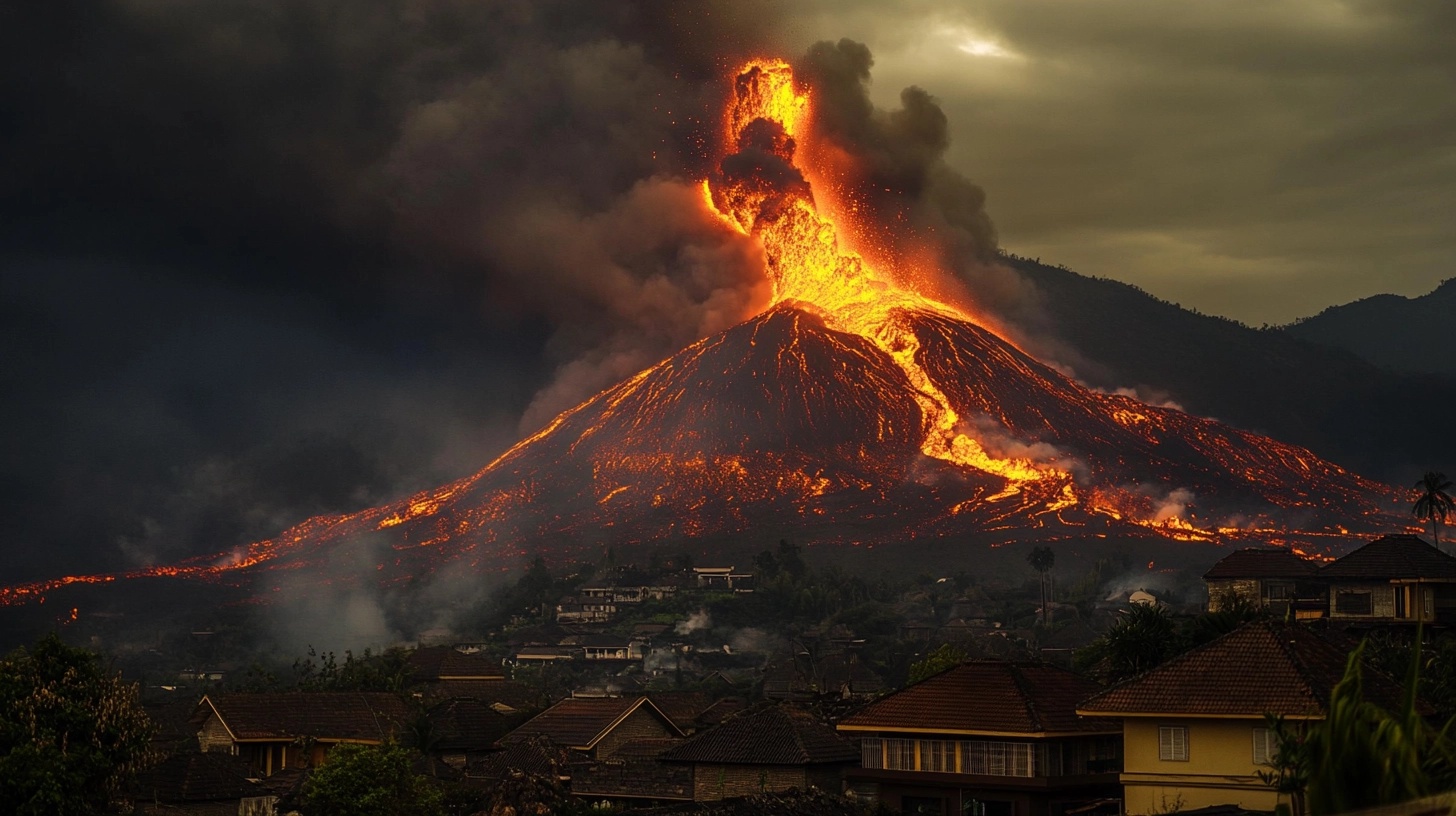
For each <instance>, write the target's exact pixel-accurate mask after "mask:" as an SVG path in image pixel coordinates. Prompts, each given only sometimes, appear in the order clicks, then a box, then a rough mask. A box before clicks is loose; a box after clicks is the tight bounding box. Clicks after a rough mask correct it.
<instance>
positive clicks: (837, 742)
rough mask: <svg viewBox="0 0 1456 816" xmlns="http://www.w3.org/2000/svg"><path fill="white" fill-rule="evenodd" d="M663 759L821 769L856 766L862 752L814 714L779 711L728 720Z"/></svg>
mask: <svg viewBox="0 0 1456 816" xmlns="http://www.w3.org/2000/svg"><path fill="white" fill-rule="evenodd" d="M662 759H664V760H666V761H670V762H702V763H712V764H715V765H720V764H721V765H818V764H822V763H830V762H854V761H855V760H858V759H859V750H858V749H857V748H855V747H854V746H853V745H851V744H850V743H849V741H848V740H846V739H844V738H843V737H841V736H840V735H839V734H838V733H837V732H835V730H834V728H833V727H831V726H829V725H826V724H824V723H822V722H820V721H819V720H818V719H816V718H815V717H814V715H813V714H810V713H809V712H808V711H805V710H804V709H802V708H797V707H794V706H788V705H775V706H770V707H767V708H760V709H758V710H756V711H748V712H744V713H743V714H740V715H738V716H736V717H731V718H729V719H727V720H724V721H723V722H722V723H721V724H719V725H717V726H715V727H713V728H710V729H708V730H707V731H704V732H702V733H701V734H698V735H697V736H695V737H692V738H691V739H689V740H688V741H687V742H685V743H683V744H682V745H679V746H678V747H676V748H673V749H672V750H670V751H667V752H666V753H664V754H663V755H662Z"/></svg>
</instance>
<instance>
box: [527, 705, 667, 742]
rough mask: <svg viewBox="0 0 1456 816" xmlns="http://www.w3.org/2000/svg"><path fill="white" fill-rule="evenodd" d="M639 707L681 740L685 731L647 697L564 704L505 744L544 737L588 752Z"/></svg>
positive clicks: (538, 718)
mask: <svg viewBox="0 0 1456 816" xmlns="http://www.w3.org/2000/svg"><path fill="white" fill-rule="evenodd" d="M639 707H645V708H647V709H648V710H649V711H651V712H652V713H653V714H654V715H656V716H657V717H658V718H660V719H661V720H662V722H663V723H664V724H665V725H667V727H668V729H669V730H670V731H676V732H677V734H678V735H679V736H681V735H682V731H681V730H679V729H678V728H677V726H676V725H673V722H672V720H671V719H669V718H668V717H667V715H665V714H663V713H662V712H661V711H660V710H658V708H657V706H655V705H653V704H652V702H651V701H650V700H648V699H647V698H646V697H583V698H570V699H566V700H562V701H561V702H559V703H557V704H556V705H554V706H551V707H550V708H548V709H546V710H545V711H543V712H541V713H540V714H537V715H536V716H535V717H534V718H532V719H531V720H530V721H528V722H527V723H526V724H525V725H522V726H521V727H520V728H517V729H516V730H514V731H512V732H511V733H510V734H507V735H506V737H505V738H504V739H503V740H502V742H518V741H520V740H523V739H527V738H530V737H545V738H547V739H549V740H551V741H552V742H555V743H556V744H558V745H565V746H567V747H569V748H578V749H587V748H590V747H591V746H593V745H595V744H596V743H597V741H598V740H600V739H601V738H602V737H603V736H605V735H606V733H607V732H608V731H610V730H611V729H612V728H613V727H614V726H616V725H617V723H619V722H621V721H622V720H625V719H626V718H627V716H628V715H630V714H631V713H632V712H634V711H636V710H637V709H638V708H639Z"/></svg>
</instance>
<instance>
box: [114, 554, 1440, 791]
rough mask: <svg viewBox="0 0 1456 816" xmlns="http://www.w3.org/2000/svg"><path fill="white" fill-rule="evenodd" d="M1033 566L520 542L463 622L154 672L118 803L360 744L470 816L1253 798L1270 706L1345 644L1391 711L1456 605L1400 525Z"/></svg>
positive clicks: (1272, 764) (285, 770) (310, 760)
mask: <svg viewBox="0 0 1456 816" xmlns="http://www.w3.org/2000/svg"><path fill="white" fill-rule="evenodd" d="M1025 560H1026V580H1025V581H1023V582H1022V583H1020V584H1016V585H1010V584H1008V585H1000V584H991V583H987V584H980V583H978V582H977V581H976V580H975V579H973V578H971V577H970V576H968V575H966V574H965V573H958V574H955V575H951V576H944V577H932V576H921V577H920V578H918V579H916V580H912V581H908V582H905V583H904V584H903V585H898V584H893V583H892V582H888V581H885V580H883V579H881V580H879V581H875V582H871V581H866V580H864V579H862V578H859V577H852V576H848V575H845V574H843V573H841V572H839V571H838V570H836V569H835V568H833V567H829V568H826V569H820V570H815V569H813V568H812V567H810V566H809V565H807V564H806V563H805V562H804V560H803V559H802V558H801V557H800V554H799V552H798V551H797V548H795V547H793V546H792V545H789V544H787V543H786V542H784V543H780V545H779V546H778V548H776V549H770V550H765V551H764V552H763V553H761V554H760V555H759V556H758V557H757V558H755V559H754V560H753V563H752V564H749V565H742V566H740V565H726V564H725V565H706V566H694V565H691V563H690V560H689V559H687V558H686V557H681V558H672V557H662V558H654V559H652V563H650V564H648V565H644V566H642V567H638V566H636V565H630V564H620V565H619V564H616V563H614V559H613V558H611V557H610V556H609V557H607V558H605V559H604V560H603V562H602V563H600V564H597V565H593V566H592V568H591V569H590V570H589V571H585V570H583V571H578V572H573V573H571V574H569V575H557V574H552V573H551V571H550V570H548V569H546V567H545V565H544V564H542V563H541V562H539V561H537V562H535V563H534V564H533V565H532V566H531V567H530V568H529V569H528V570H526V572H525V574H524V575H523V576H522V577H521V578H520V579H519V580H518V581H517V582H516V583H515V584H514V585H512V586H510V587H507V588H506V589H505V590H503V591H502V592H500V593H498V596H497V598H496V606H495V615H496V618H495V619H494V622H495V623H496V624H498V625H497V626H496V627H495V628H493V629H491V630H489V631H488V632H487V633H486V634H485V635H484V636H483V637H481V638H479V639H476V640H471V641H468V642H460V641H452V642H445V643H434V644H429V643H424V644H419V645H416V646H414V647H412V648H406V647H397V648H392V649H389V650H386V651H385V652H382V653H370V652H366V653H364V654H363V655H355V654H352V653H348V654H345V655H344V657H343V658H342V660H340V659H339V658H338V657H337V656H336V655H334V654H331V653H319V652H315V653H313V654H311V655H310V656H309V657H307V658H304V659H302V660H300V661H298V662H295V663H294V664H293V666H292V668H291V669H290V670H288V671H268V670H266V669H265V668H264V667H261V666H254V667H252V668H251V669H239V668H215V667H214V666H212V665H204V664H198V665H195V666H190V667H187V668H186V669H184V670H181V671H179V672H177V673H176V675H175V679H168V680H166V681H165V682H157V681H155V680H153V681H150V682H147V683H146V684H145V688H144V689H143V693H142V699H143V703H144V705H145V708H146V711H147V713H148V715H149V717H150V718H151V720H152V722H153V723H154V724H155V726H156V729H157V730H156V734H155V736H154V737H153V743H152V749H153V750H152V754H153V756H154V758H155V760H159V761H154V762H153V763H152V764H151V765H150V767H146V768H143V769H142V770H141V771H140V772H139V773H138V775H137V777H136V782H135V784H134V785H133V786H132V787H131V788H130V790H129V791H128V795H129V796H130V798H131V801H132V802H133V803H134V807H135V809H136V812H138V813H155V814H163V813H166V814H172V813H197V814H203V813H207V814H214V813H227V814H233V813H236V814H239V816H254V815H255V814H256V815H257V816H263V815H264V814H270V815H271V814H287V813H304V814H308V813H309V812H310V811H309V810H308V809H307V807H306V802H307V797H308V795H309V791H310V784H311V783H310V779H311V778H314V777H315V775H316V774H317V773H318V772H319V771H320V769H324V768H329V767H330V763H331V761H332V760H333V757H335V756H339V754H336V753H335V752H337V751H340V750H341V748H342V750H343V751H344V752H345V754H347V753H348V752H349V751H358V750H361V749H360V746H364V748H363V749H362V750H378V751H386V750H387V751H396V752H399V753H400V755H402V756H403V755H407V756H408V757H409V773H411V774H413V775H414V776H416V777H418V778H419V779H422V780H424V784H426V785H427V787H428V788H429V789H431V790H433V791H434V792H435V793H434V795H435V796H437V797H438V804H439V808H440V810H438V811H437V812H443V813H451V814H457V813H458V814H462V815H464V814H475V813H486V814H492V815H493V816H497V815H498V816H504V815H505V814H526V813H538V814H545V813H580V812H591V813H611V812H649V813H699V812H701V813H719V812H722V813H729V812H732V813H748V812H775V813H799V812H802V813H844V814H849V813H867V812H894V813H907V814H909V813H919V814H947V815H948V816H949V815H951V814H969V815H971V816H1063V815H1064V814H1066V815H1070V814H1105V815H1106V816H1117V815H1118V814H1123V813H1126V814H1136V815H1138V816H1141V815H1142V814H1160V813H1171V812H1178V813H1185V814H1186V813H1195V814H1206V815H1207V816H1215V814H1216V815H1217V816H1237V814H1241V813H1272V812H1274V811H1275V810H1276V808H1279V807H1281V806H1283V807H1288V806H1289V805H1290V804H1291V789H1290V788H1289V787H1288V786H1285V787H1280V778H1281V777H1280V775H1279V773H1278V768H1277V767H1276V766H1277V765H1278V764H1279V751H1280V739H1281V736H1280V732H1279V728H1280V727H1281V726H1280V725H1279V722H1280V721H1288V722H1304V723H1309V722H1317V721H1320V720H1322V719H1324V718H1326V717H1327V716H1329V707H1330V705H1331V700H1332V695H1334V694H1335V692H1336V689H1337V687H1338V686H1340V684H1341V681H1342V678H1344V677H1345V676H1346V668H1347V658H1348V656H1349V655H1350V654H1351V652H1352V651H1354V650H1356V648H1357V646H1358V644H1360V642H1361V640H1362V639H1365V640H1366V641H1367V642H1368V643H1373V644H1375V645H1376V646H1378V647H1380V648H1372V649H1367V650H1366V652H1365V654H1364V658H1365V664H1366V665H1367V667H1368V668H1367V671H1366V672H1365V675H1364V680H1363V694H1364V695H1365V699H1367V700H1370V701H1373V702H1375V703H1377V704H1378V705H1382V706H1385V707H1387V708H1390V709H1391V710H1395V709H1396V708H1398V707H1399V705H1400V702H1401V700H1402V692H1401V683H1400V682H1399V681H1396V680H1394V679H1392V676H1398V675H1399V674H1400V673H1401V672H1402V671H1404V666H1405V665H1406V664H1407V663H1408V662H1409V660H1410V658H1409V654H1410V646H1411V643H1412V642H1413V641H1414V639H1415V638H1416V637H1418V635H1417V629H1418V627H1419V629H1420V630H1421V631H1423V632H1424V635H1419V637H1423V638H1424V641H1425V643H1424V644H1423V647H1424V648H1425V649H1426V650H1427V651H1432V650H1434V652H1433V653H1435V654H1437V655H1438V656H1441V657H1442V659H1443V660H1444V659H1446V658H1445V657H1444V656H1445V655H1447V651H1445V650H1446V649H1447V648H1448V647H1447V644H1446V641H1445V640H1444V631H1445V629H1446V627H1447V626H1449V625H1450V624H1451V623H1452V622H1456V558H1453V557H1451V556H1449V555H1446V554H1445V553H1443V552H1441V551H1440V550H1438V549H1437V548H1435V547H1433V546H1431V545H1430V544H1428V543H1426V541H1424V540H1423V539H1421V538H1418V537H1415V536H1410V535H1392V536H1386V537H1383V538H1379V539H1376V540H1373V541H1368V542H1366V543H1365V544H1364V545H1363V546H1359V547H1358V548H1356V549H1354V550H1353V551H1352V552H1350V553H1349V554H1348V555H1345V556H1344V557H1341V558H1338V559H1335V560H1332V561H1328V562H1323V561H1314V560H1306V559H1304V558H1302V557H1300V556H1298V555H1296V554H1294V553H1292V552H1290V551H1289V550H1287V549H1275V548H1246V549H1238V550H1232V551H1229V552H1228V553H1227V554H1226V555H1224V557H1222V558H1221V559H1220V560H1219V561H1218V562H1217V563H1215V564H1214V565H1213V566H1212V567H1211V568H1209V569H1208V570H1207V571H1206V572H1204V573H1203V574H1202V575H1201V576H1194V577H1195V578H1197V579H1198V580H1197V583H1196V585H1188V584H1186V583H1185V584H1184V585H1176V586H1173V587H1171V588H1168V589H1162V588H1160V589H1158V590H1157V591H1156V592H1150V591H1146V590H1143V589H1141V588H1121V589H1119V590H1118V591H1117V592H1116V593H1115V594H1114V595H1112V596H1110V597H1109V596H1108V595H1106V594H1105V590H1106V588H1107V578H1108V577H1109V576H1111V575H1113V574H1115V573H1117V572H1118V571H1119V566H1120V565H1116V564H1105V565H1099V568H1098V569H1096V570H1094V571H1093V572H1092V574H1089V575H1087V576H1083V577H1082V578H1081V580H1080V581H1064V582H1062V583H1065V584H1066V586H1061V585H1053V583H1052V581H1051V575H1052V574H1054V563H1055V553H1054V551H1053V550H1052V549H1051V548H1034V549H1032V550H1031V551H1030V552H1029V553H1028V554H1027V557H1026V559H1025ZM216 636H217V633H213V632H197V633H194V635H193V638H192V640H193V641H194V643H196V644H200V645H198V647H197V648H198V651H199V653H206V652H207V651H208V650H209V649H213V650H214V652H215V644H213V645H209V641H210V640H211V639H212V638H214V637H216ZM217 665H221V664H217ZM1450 679H1451V678H1448V677H1445V676H1444V675H1441V674H1440V673H1439V672H1433V673H1432V674H1431V676H1429V677H1425V678H1422V684H1421V692H1422V697H1423V699H1422V700H1420V701H1419V705H1420V706H1421V707H1422V708H1421V711H1422V713H1423V714H1425V715H1426V716H1428V717H1434V716H1436V715H1438V714H1439V715H1443V716H1447V717H1448V716H1450V714H1451V708H1452V705H1453V702H1456V684H1451V683H1450ZM1448 685H1450V686H1453V687H1452V688H1448ZM755 803H757V804H755ZM715 808H716V809H715ZM723 808H728V809H727V810H724V809H723ZM734 808H738V809H736V810H735V809H734ZM744 808H746V809H744Z"/></svg>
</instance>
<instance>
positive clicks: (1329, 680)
mask: <svg viewBox="0 0 1456 816" xmlns="http://www.w3.org/2000/svg"><path fill="white" fill-rule="evenodd" d="M1348 656H1349V653H1348V650H1347V649H1345V648H1341V647H1340V646H1337V645H1335V644H1334V643H1331V642H1330V641H1328V640H1326V639H1324V638H1323V637H1320V636H1319V635H1318V634H1316V633H1314V632H1312V631H1310V630H1309V629H1308V628H1307V627H1305V626H1301V625H1298V624H1285V623H1274V622H1271V621H1255V622H1253V623H1249V624H1245V625H1244V626H1241V627H1239V628H1238V629H1235V630H1234V631H1232V632H1230V633H1228V634H1226V635H1224V636H1223V637H1220V638H1218V639H1216V640H1214V641H1211V642H1209V643H1205V644H1204V645H1202V646H1199V647H1198V648H1196V649H1193V650H1192V651H1189V652H1187V653H1186V654H1183V655H1181V656H1179V657H1175V658H1173V659H1172V660H1170V661H1168V662H1167V663H1164V664H1163V665H1162V666H1159V667H1157V668H1155V669H1151V670H1149V671H1146V672H1143V673H1142V674H1140V675H1138V676H1136V677H1133V678H1130V679H1128V680H1125V681H1123V682H1121V683H1119V684H1117V685H1115V686H1113V687H1112V688H1110V689H1108V690H1106V691H1104V692H1102V693H1101V694H1097V695H1095V696H1093V697H1092V698H1091V699H1089V700H1087V701H1086V702H1084V703H1082V705H1081V706H1079V708H1078V710H1079V711H1080V712H1085V713H1087V714H1093V715H1103V714H1112V715H1119V716H1124V717H1136V716H1153V715H1170V714H1171V715H1189V716H1205V717H1262V716H1264V715H1265V714H1282V715H1284V716H1286V717H1295V718H1318V717H1323V716H1324V714H1325V708H1326V706H1327V705H1328V704H1329V699H1330V692H1331V691H1333V690H1334V687H1335V685H1336V684H1337V683H1339V682H1340V679H1341V678H1342V677H1344V674H1345V663H1346V661H1347V659H1348ZM1364 681H1365V683H1364V685H1365V696H1366V699H1368V700H1371V701H1373V702H1375V703H1377V704H1378V705H1383V706H1387V707H1394V706H1396V705H1398V703H1399V701H1400V699H1401V692H1400V686H1399V685H1398V684H1397V683H1396V682H1395V681H1393V680H1391V679H1390V678H1388V677H1386V676H1384V675H1382V674H1378V673H1376V672H1374V671H1371V670H1366V672H1365V677H1364Z"/></svg>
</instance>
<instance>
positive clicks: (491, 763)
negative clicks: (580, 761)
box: [465, 737, 571, 782]
mask: <svg viewBox="0 0 1456 816" xmlns="http://www.w3.org/2000/svg"><path fill="white" fill-rule="evenodd" d="M570 761H571V755H570V752H569V751H567V750H566V749H565V748H563V747H562V746H560V745H557V744H556V743H554V742H552V741H551V740H549V739H546V738H545V737H529V738H527V739H523V740H517V741H516V742H511V743H505V744H503V745H502V746H501V750H499V751H496V752H494V753H491V754H488V755H486V756H484V757H481V758H480V759H478V760H474V761H472V762H470V763H469V764H468V765H466V769H465V775H466V776H467V777H476V778H481V779H489V780H491V781H493V782H498V781H500V780H501V779H504V778H506V777H507V776H508V775H510V774H511V773H513V772H518V773H524V774H529V775H531V776H564V775H566V774H567V772H568V771H567V765H568V764H569V763H570Z"/></svg>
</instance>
